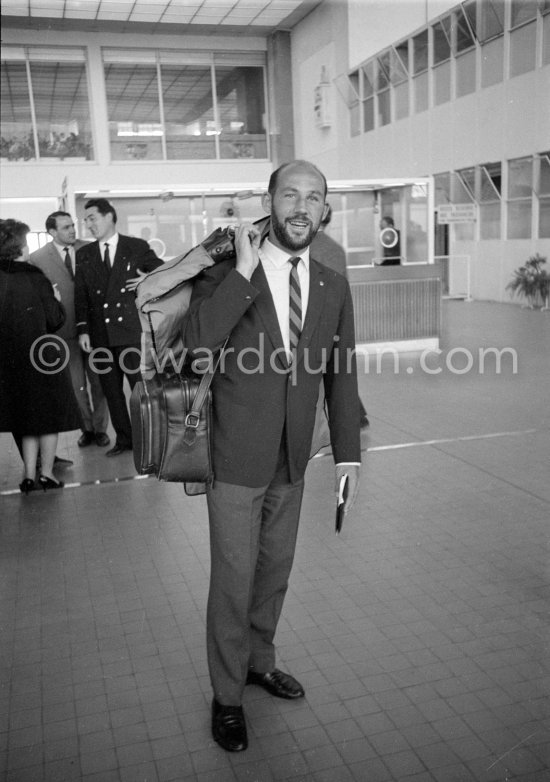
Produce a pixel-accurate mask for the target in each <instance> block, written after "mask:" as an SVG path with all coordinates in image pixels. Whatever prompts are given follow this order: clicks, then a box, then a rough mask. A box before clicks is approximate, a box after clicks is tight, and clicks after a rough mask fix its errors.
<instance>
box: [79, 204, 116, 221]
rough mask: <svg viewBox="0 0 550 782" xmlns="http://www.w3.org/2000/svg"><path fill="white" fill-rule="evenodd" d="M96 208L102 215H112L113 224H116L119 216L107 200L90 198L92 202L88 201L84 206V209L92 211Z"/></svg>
mask: <svg viewBox="0 0 550 782" xmlns="http://www.w3.org/2000/svg"><path fill="white" fill-rule="evenodd" d="M94 206H95V207H96V209H97V211H98V212H99V214H100V215H108V214H112V215H113V223H116V221H117V215H116V211H115V208H114V206H113V205H112V204H111V203H110V202H109V201H107V199H106V198H90V200H89V201H86V203H85V204H84V209H92V208H93V207H94Z"/></svg>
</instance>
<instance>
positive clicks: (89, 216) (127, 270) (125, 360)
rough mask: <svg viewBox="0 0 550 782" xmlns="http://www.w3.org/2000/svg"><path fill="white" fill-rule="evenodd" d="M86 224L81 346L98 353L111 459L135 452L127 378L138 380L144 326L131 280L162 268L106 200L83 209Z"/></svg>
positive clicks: (80, 264) (80, 275) (80, 280)
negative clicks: (125, 230) (121, 227)
mask: <svg viewBox="0 0 550 782" xmlns="http://www.w3.org/2000/svg"><path fill="white" fill-rule="evenodd" d="M84 209H85V212H84V222H85V223H86V226H87V228H88V230H89V231H90V233H91V234H92V236H93V237H94V238H95V239H96V241H95V242H91V243H90V244H87V245H85V246H84V247H81V248H80V249H79V250H78V252H77V255H76V257H77V265H76V279H75V313H76V327H77V330H78V334H79V342H80V346H81V348H82V350H84V351H85V352H86V353H91V352H92V351H97V352H95V353H94V354H93V355H94V356H95V357H96V359H97V360H96V361H95V362H94V363H95V364H96V365H97V370H98V373H99V377H100V381H101V385H102V388H103V392H104V394H105V397H106V399H107V403H108V405H109V412H110V414H111V422H112V424H113V428H114V430H115V432H116V443H115V445H114V447H113V448H111V450H110V451H107V456H118V455H119V454H121V453H123V452H124V451H127V450H130V449H131V448H132V426H131V423H130V416H129V414H128V406H127V404H126V397H125V396H124V389H123V384H124V377H125V376H126V378H127V379H128V382H129V384H130V387H131V388H133V387H134V385H135V383H136V381H137V380H138V379H139V363H140V349H141V326H140V323H139V317H138V313H137V309H136V304H135V294H134V291H133V287H132V285H131V284H130V285H129V284H128V282H129V280H131V279H132V278H136V277H138V276H139V274H138V273H139V272H150V271H152V270H153V269H156V268H157V266H160V265H161V264H162V261H161V260H160V258H157V256H156V255H155V253H154V252H153V250H151V248H150V247H149V245H148V244H147V242H144V241H143V239H137V238H135V237H131V236H123V235H122V234H119V233H118V231H117V227H116V223H117V213H116V211H115V209H114V207H113V206H112V204H110V203H109V201H108V200H107V199H106V198H92V199H90V200H89V201H87V202H86V204H85V205H84Z"/></svg>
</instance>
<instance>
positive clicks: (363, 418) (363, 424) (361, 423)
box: [359, 413, 370, 429]
mask: <svg viewBox="0 0 550 782" xmlns="http://www.w3.org/2000/svg"><path fill="white" fill-rule="evenodd" d="M359 426H360V428H361V429H368V428H369V426H370V423H369V419H368V418H367V414H366V413H364V414H363V415H362V416H361V418H360V420H359Z"/></svg>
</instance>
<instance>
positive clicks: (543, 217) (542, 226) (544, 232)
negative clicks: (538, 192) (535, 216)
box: [539, 198, 550, 239]
mask: <svg viewBox="0 0 550 782" xmlns="http://www.w3.org/2000/svg"><path fill="white" fill-rule="evenodd" d="M539 238H540V239H550V198H541V199H540V203H539Z"/></svg>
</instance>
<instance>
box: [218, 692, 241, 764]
mask: <svg viewBox="0 0 550 782" xmlns="http://www.w3.org/2000/svg"><path fill="white" fill-rule="evenodd" d="M212 737H213V739H214V741H217V742H218V744H219V745H220V747H223V749H225V750H227V751H228V752H242V751H243V750H245V749H246V748H247V747H248V736H247V734H246V722H245V720H244V712H243V708H242V706H222V704H221V703H218V701H217V700H216V699H215V698H214V700H213V701H212Z"/></svg>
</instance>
